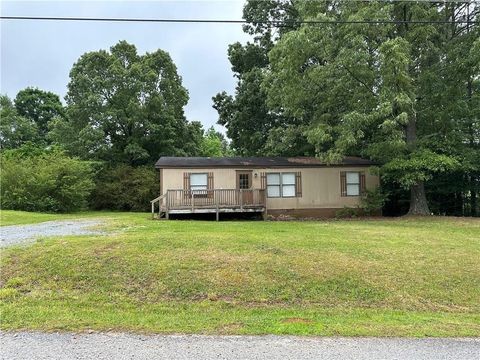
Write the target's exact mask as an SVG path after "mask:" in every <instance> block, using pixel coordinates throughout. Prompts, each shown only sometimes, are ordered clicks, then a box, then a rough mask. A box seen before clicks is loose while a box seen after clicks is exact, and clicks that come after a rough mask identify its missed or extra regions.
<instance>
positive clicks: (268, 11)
mask: <svg viewBox="0 0 480 360" xmlns="http://www.w3.org/2000/svg"><path fill="white" fill-rule="evenodd" d="M243 16H244V18H245V19H246V20H247V21H248V24H247V25H245V26H244V31H245V32H247V33H248V34H250V35H253V36H254V43H247V44H246V45H241V44H240V43H234V44H232V45H230V46H229V48H228V57H229V60H230V63H231V64H232V71H233V72H234V75H235V77H236V78H237V79H238V82H237V86H236V89H235V94H234V96H232V95H228V94H227V93H226V92H221V93H219V94H217V95H216V96H215V97H214V98H213V103H214V105H213V107H214V108H215V109H216V110H217V111H218V114H219V120H218V124H220V125H223V126H225V127H226V128H227V136H228V137H229V138H230V139H232V143H231V146H232V148H233V150H234V151H235V152H236V153H237V154H240V155H267V154H268V155H299V154H301V155H308V154H311V153H312V150H313V147H312V146H311V145H310V144H308V143H307V142H306V138H305V136H304V134H303V132H302V131H299V126H300V125H302V124H300V123H298V121H297V120H296V119H293V118H291V117H286V116H284V115H283V113H282V110H281V109H276V110H275V111H272V110H271V109H269V108H268V106H267V103H266V99H267V97H266V92H265V90H264V89H263V88H262V83H263V81H264V79H265V74H266V70H267V69H268V68H269V60H268V52H269V51H270V49H271V48H272V46H273V44H274V42H275V41H277V39H278V38H279V37H281V36H282V35H283V34H284V33H287V32H288V31H291V30H292V29H295V28H296V25H295V22H294V20H295V19H296V18H297V16H298V13H297V11H296V9H295V7H294V6H293V4H292V2H291V1H270V0H269V1H248V2H247V3H246V5H245V7H244V12H243ZM275 21H282V23H283V24H284V26H282V27H280V28H279V29H278V30H277V28H276V27H274V26H272V25H268V24H265V22H275Z"/></svg>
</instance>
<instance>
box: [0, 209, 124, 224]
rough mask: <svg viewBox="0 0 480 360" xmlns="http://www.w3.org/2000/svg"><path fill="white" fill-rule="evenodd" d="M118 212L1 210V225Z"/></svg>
mask: <svg viewBox="0 0 480 360" xmlns="http://www.w3.org/2000/svg"><path fill="white" fill-rule="evenodd" d="M115 215H116V213H112V212H104V211H88V212H77V213H71V214H48V213H34V212H28V211H14V210H0V226H9V225H23V224H35V223H39V222H43V221H53V220H69V219H83V218H92V217H94V218H97V217H109V216H115Z"/></svg>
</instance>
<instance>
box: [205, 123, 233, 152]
mask: <svg viewBox="0 0 480 360" xmlns="http://www.w3.org/2000/svg"><path fill="white" fill-rule="evenodd" d="M229 155H230V148H229V145H228V143H227V140H226V139H225V137H224V136H223V134H222V133H219V132H217V131H215V129H214V128H213V126H212V127H210V128H209V129H208V130H207V131H206V132H205V134H204V136H203V140H202V143H201V147H200V156H207V157H222V156H229Z"/></svg>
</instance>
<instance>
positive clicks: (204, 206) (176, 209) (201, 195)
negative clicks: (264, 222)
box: [151, 189, 266, 221]
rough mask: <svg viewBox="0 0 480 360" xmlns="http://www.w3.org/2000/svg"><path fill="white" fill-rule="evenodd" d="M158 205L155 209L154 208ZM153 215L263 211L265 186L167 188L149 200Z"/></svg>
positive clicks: (156, 216)
mask: <svg viewBox="0 0 480 360" xmlns="http://www.w3.org/2000/svg"><path fill="white" fill-rule="evenodd" d="M157 204H158V210H157ZM151 207H152V218H157V219H163V218H165V219H168V218H169V216H170V215H171V214H205V213H215V214H216V219H217V221H218V220H219V215H220V214H221V213H251V212H257V213H263V214H265V211H266V199H265V190H264V189H212V190H167V192H166V193H165V194H163V195H161V196H159V197H157V198H156V199H153V200H152V201H151Z"/></svg>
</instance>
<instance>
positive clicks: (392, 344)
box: [0, 332, 480, 360]
mask: <svg viewBox="0 0 480 360" xmlns="http://www.w3.org/2000/svg"><path fill="white" fill-rule="evenodd" d="M0 354H1V358H2V359H10V360H17V359H18V360H23V359H28V360H34V359H58V360H63V359H65V360H67V359H68V360H73V359H95V360H102V359H116V360H123V359H179V360H186V359H192V360H193V359H195V360H197V359H217V360H218V359H229V360H236V359H252V360H254V359H259V360H260V359H262V360H270V359H302V360H309V359H315V360H322V359H329V360H350V359H352V360H353V359H355V360H377V359H378V360H380V359H382V360H385V359H389V360H394V359H398V360H417V359H418V360H420V359H421V360H434V359H435V360H450V359H451V360H467V359H468V360H475V359H480V339H478V338H477V339H395V338H300V337H293V336H199V335H193V336H185V335H174V336H158V335H156V336H142V335H132V334H113V333H105V334H102V333H94V334H81V335H79V334H70V333H62V334H58V333H52V334H45V333H36V332H22V333H16V334H14V333H0Z"/></svg>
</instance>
